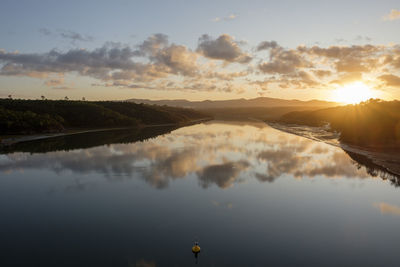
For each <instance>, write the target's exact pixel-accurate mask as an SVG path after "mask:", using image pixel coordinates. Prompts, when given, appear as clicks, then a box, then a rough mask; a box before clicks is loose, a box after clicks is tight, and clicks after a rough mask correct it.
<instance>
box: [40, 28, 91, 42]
mask: <svg viewBox="0 0 400 267" xmlns="http://www.w3.org/2000/svg"><path fill="white" fill-rule="evenodd" d="M38 31H39V33H41V34H43V35H45V36H59V37H61V38H64V39H69V40H70V41H71V42H72V43H75V42H76V41H81V42H91V41H93V40H94V37H93V36H90V35H84V34H80V33H77V32H74V31H69V30H58V31H56V32H53V31H51V30H50V29H47V28H40V29H39V30H38Z"/></svg>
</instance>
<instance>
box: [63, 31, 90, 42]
mask: <svg viewBox="0 0 400 267" xmlns="http://www.w3.org/2000/svg"><path fill="white" fill-rule="evenodd" d="M60 36H61V37H62V38H65V39H69V40H71V41H72V42H75V41H82V42H91V41H93V40H94V37H93V36H90V35H82V34H80V33H77V32H73V31H66V30H62V31H61V32H60Z"/></svg>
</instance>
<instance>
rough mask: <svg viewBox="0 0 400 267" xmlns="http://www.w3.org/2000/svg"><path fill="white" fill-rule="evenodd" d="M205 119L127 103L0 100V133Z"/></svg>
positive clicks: (186, 111)
mask: <svg viewBox="0 0 400 267" xmlns="http://www.w3.org/2000/svg"><path fill="white" fill-rule="evenodd" d="M205 117H206V115H204V114H202V113H200V112H196V111H194V110H190V109H183V108H171V107H166V106H150V105H144V104H135V103H128V102H112V101H97V102H88V101H67V100H13V99H0V132H1V134H30V133H45V132H46V133H48V132H60V131H63V130H65V129H68V128H85V129H87V128H114V127H136V126H141V125H150V124H180V123H187V122H190V121H193V120H198V119H202V118H205Z"/></svg>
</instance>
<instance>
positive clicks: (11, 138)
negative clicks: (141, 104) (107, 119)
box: [0, 118, 212, 146]
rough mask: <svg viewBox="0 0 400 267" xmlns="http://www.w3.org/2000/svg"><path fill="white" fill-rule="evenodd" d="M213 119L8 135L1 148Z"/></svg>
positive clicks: (4, 137)
mask: <svg viewBox="0 0 400 267" xmlns="http://www.w3.org/2000/svg"><path fill="white" fill-rule="evenodd" d="M211 119H212V118H204V119H198V120H191V121H188V122H185V123H164V124H145V125H140V126H138V127H118V128H96V129H67V130H66V131H64V132H60V133H43V134H32V135H6V136H0V146H9V145H13V144H16V143H21V142H28V141H35V140H42V139H48V138H54V137H60V136H67V135H75V134H83V133H91V132H104V131H115V130H126V129H135V128H150V127H168V126H180V127H184V126H189V125H193V124H197V123H201V122H206V121H209V120H211Z"/></svg>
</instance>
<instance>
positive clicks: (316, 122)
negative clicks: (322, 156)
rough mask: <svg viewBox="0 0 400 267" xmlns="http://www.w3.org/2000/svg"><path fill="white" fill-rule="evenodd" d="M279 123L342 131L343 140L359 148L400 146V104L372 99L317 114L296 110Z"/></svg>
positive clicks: (318, 111)
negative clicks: (327, 124) (324, 127)
mask: <svg viewBox="0 0 400 267" xmlns="http://www.w3.org/2000/svg"><path fill="white" fill-rule="evenodd" d="M279 122H283V123H289V124H303V125H309V126H322V125H324V124H326V123H329V125H330V129H331V130H333V131H338V132H340V141H343V142H346V143H350V144H355V145H360V146H371V147H372V146H381V145H392V144H393V145H399V144H400V102H399V101H382V100H378V99H370V100H368V101H366V102H361V103H360V104H357V105H347V106H340V107H334V108H326V109H320V110H316V111H295V112H290V113H287V114H285V115H283V116H282V117H281V118H280V119H279Z"/></svg>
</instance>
